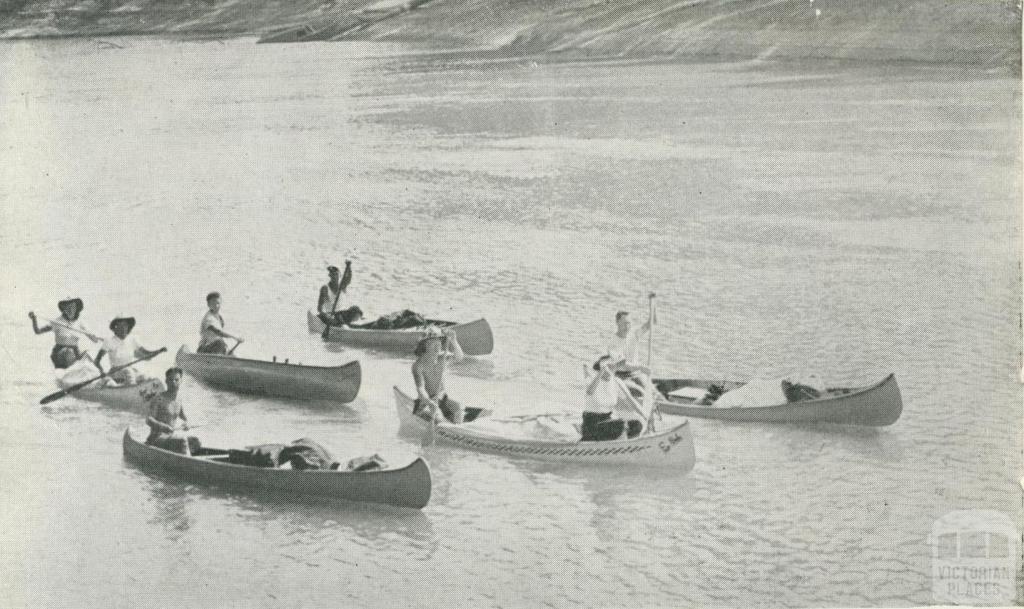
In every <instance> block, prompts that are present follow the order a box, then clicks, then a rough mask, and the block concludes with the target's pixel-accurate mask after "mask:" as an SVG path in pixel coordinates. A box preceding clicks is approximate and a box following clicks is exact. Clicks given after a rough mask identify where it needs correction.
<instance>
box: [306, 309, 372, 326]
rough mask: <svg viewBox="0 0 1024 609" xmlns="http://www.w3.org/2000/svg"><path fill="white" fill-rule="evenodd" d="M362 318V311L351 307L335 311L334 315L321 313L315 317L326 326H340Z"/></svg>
mask: <svg viewBox="0 0 1024 609" xmlns="http://www.w3.org/2000/svg"><path fill="white" fill-rule="evenodd" d="M362 316H363V311H362V309H360V308H359V307H356V306H352V307H349V308H347V309H343V310H341V311H335V312H334V313H321V314H319V315H318V316H317V317H319V318H320V321H322V322H324V323H325V324H327V325H328V326H342V325H345V324H350V323H352V322H354V321H358V320H359V319H360V318H361V317H362Z"/></svg>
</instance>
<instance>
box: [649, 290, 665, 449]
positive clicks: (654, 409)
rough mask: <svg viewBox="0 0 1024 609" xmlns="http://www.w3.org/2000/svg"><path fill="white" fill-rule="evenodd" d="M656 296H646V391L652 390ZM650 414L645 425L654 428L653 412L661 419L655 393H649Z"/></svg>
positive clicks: (651, 294) (652, 294)
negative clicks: (647, 324) (652, 353)
mask: <svg viewBox="0 0 1024 609" xmlns="http://www.w3.org/2000/svg"><path fill="white" fill-rule="evenodd" d="M655 296H657V294H655V293H654V292H651V293H650V294H649V295H648V296H647V321H648V323H649V324H650V325H649V326H648V328H647V380H648V381H649V383H648V384H649V387H647V388H646V389H647V391H648V392H653V391H654V369H653V368H652V367H651V351H652V350H653V345H654V326H655V324H656V323H657V319H656V318H655V316H654V297H655ZM651 403H652V404H653V405H652V406H651V414H650V417H648V419H647V426H648V427H650V428H651V430H652V431H653V430H654V414H655V413H657V414H658V420H661V418H662V417H661V409H659V408H658V400H657V398H656V397H655V395H654V394H653V393H652V394H651Z"/></svg>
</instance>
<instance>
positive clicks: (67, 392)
mask: <svg viewBox="0 0 1024 609" xmlns="http://www.w3.org/2000/svg"><path fill="white" fill-rule="evenodd" d="M165 351H167V347H162V348H160V349H157V350H156V351H154V352H152V353H150V354H149V355H146V356H144V357H140V358H139V359H137V360H135V361H134V362H131V363H128V364H125V365H123V366H118V367H116V368H111V369H110V370H107V371H106V372H104V373H103V374H101V375H99V376H97V377H96V378H93V379H89V380H87V381H84V382H81V383H78V384H76V385H72V386H70V387H68V388H67V389H61V390H60V391H58V392H56V393H51V394H50V395H48V396H46V397H45V398H43V399H41V400H39V403H40V404H49V403H50V402H54V401H57V400H59V399H61V398H62V397H65V396H67V395H71V394H72V393H74V392H76V391H78V390H79V389H81V388H82V387H85V386H86V385H89V384H91V383H95V382H96V381H98V380H100V379H101V378H103V377H106V376H110V375H111V374H113V373H115V372H118V371H121V370H124V369H125V368H131V367H132V366H134V365H135V364H138V363H139V362H144V361H146V360H148V359H153V358H154V357H156V356H158V355H160V354H161V353H163V352H165Z"/></svg>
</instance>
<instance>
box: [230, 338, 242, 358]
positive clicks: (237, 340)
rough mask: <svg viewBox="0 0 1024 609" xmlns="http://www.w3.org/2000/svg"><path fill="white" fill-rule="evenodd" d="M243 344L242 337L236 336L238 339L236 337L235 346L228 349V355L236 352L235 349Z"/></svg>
mask: <svg viewBox="0 0 1024 609" xmlns="http://www.w3.org/2000/svg"><path fill="white" fill-rule="evenodd" d="M241 344H242V339H240V338H236V339H235V346H234V347H231V351H228V355H231V354H232V353H234V352H235V349H237V348H238V345H241Z"/></svg>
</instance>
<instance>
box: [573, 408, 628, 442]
mask: <svg viewBox="0 0 1024 609" xmlns="http://www.w3.org/2000/svg"><path fill="white" fill-rule="evenodd" d="M627 427H628V429H627ZM581 428H582V432H583V441H584V442H603V441H606V440H617V439H619V437H620V436H622V430H624V429H627V431H626V437H628V438H635V437H637V436H638V435H640V431H641V430H642V429H643V424H642V423H641V422H640V421H623V420H622V419H613V418H612V413H610V412H604V413H596V412H584V413H583V425H581Z"/></svg>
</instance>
